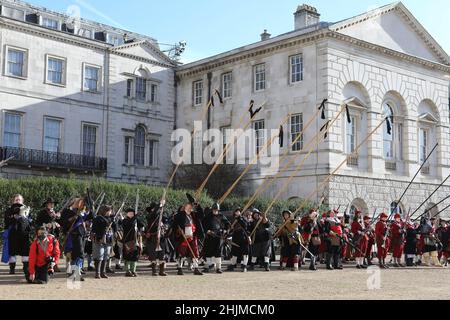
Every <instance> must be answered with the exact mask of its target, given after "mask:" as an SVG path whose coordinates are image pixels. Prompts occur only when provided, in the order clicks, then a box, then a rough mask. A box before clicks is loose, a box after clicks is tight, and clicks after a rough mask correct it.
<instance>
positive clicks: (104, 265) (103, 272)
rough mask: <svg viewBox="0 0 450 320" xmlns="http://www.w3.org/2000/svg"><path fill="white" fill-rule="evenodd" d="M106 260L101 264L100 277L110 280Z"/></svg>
mask: <svg viewBox="0 0 450 320" xmlns="http://www.w3.org/2000/svg"><path fill="white" fill-rule="evenodd" d="M106 262H107V261H106V260H103V261H102V262H101V264H100V277H101V278H103V279H108V278H109V277H108V276H107V275H106Z"/></svg>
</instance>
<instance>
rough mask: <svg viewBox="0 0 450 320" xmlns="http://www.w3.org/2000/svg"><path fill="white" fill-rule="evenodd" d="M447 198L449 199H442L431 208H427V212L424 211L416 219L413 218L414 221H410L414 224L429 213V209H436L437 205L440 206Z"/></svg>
mask: <svg viewBox="0 0 450 320" xmlns="http://www.w3.org/2000/svg"><path fill="white" fill-rule="evenodd" d="M448 198H450V195H449V196H447V197H445V198H444V199H442V200H441V201H439V202H438V203H436V204H435V205H433V206H432V207H430V208H428V209H427V210H425V211H424V213H422V214H421V215H419V216H418V217H417V218H415V219H414V220H412V222H416V221H417V220H419V219H420V218H422V217H423V216H424V215H425V214H427V213H428V212H430V211H431V209H434V208H436V207H437V206H438V205H440V204H441V203H443V202H444V201H445V200H447V199H448Z"/></svg>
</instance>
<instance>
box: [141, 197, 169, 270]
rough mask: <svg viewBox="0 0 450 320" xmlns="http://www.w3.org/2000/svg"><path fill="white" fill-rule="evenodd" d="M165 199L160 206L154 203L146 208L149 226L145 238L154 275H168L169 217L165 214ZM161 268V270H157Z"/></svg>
mask: <svg viewBox="0 0 450 320" xmlns="http://www.w3.org/2000/svg"><path fill="white" fill-rule="evenodd" d="M164 205H165V201H164V200H163V201H162V202H161V203H160V205H159V206H158V205H157V204H156V203H152V204H151V205H150V207H148V208H147V209H146V211H147V213H148V216H147V227H146V231H145V238H146V239H147V246H146V248H147V254H148V260H149V261H150V265H151V268H152V275H153V276H158V275H159V276H162V277H166V276H167V273H166V271H165V270H166V255H167V251H168V229H169V226H168V219H167V217H166V216H165V215H164V212H163V210H164ZM157 269H159V270H157Z"/></svg>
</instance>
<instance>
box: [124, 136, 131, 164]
mask: <svg viewBox="0 0 450 320" xmlns="http://www.w3.org/2000/svg"><path fill="white" fill-rule="evenodd" d="M130 146H131V138H130V137H125V150H124V152H125V154H124V156H125V164H130Z"/></svg>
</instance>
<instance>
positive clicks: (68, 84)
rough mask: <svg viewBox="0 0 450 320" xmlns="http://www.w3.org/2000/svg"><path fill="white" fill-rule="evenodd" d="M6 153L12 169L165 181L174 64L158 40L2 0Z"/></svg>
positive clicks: (6, 172)
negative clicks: (12, 157) (161, 49)
mask: <svg viewBox="0 0 450 320" xmlns="http://www.w3.org/2000/svg"><path fill="white" fill-rule="evenodd" d="M0 6H1V15H0V61H1V66H2V71H1V74H0V109H1V118H2V123H1V128H2V130H1V146H2V147H1V156H2V158H3V159H5V158H9V157H10V156H14V159H13V160H11V161H10V163H9V165H8V167H5V168H3V169H2V174H3V176H4V177H7V178H16V177H20V176H26V175H59V176H69V175H75V176H77V177H80V178H86V177H92V175H93V174H95V175H96V176H103V177H106V178H107V179H109V180H113V181H123V182H129V183H137V182H141V183H148V184H163V183H165V182H166V180H167V172H168V170H169V166H170V161H169V160H170V158H169V156H170V149H171V142H170V134H171V132H172V130H173V126H174V117H175V115H174V104H175V92H174V67H175V63H174V62H173V61H172V60H170V59H169V58H168V57H167V56H166V55H164V54H163V53H162V52H161V51H160V49H159V47H158V44H157V42H156V40H155V39H153V38H150V37H147V36H143V35H139V34H134V33H132V32H128V31H124V30H119V29H117V28H113V27H110V26H106V25H102V24H98V23H95V22H92V21H87V20H83V19H75V20H74V18H73V17H68V16H66V15H63V14H59V13H56V12H52V11H49V10H47V9H45V8H40V7H35V6H31V5H28V4H26V3H23V2H20V1H10V0H1V1H0Z"/></svg>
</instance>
